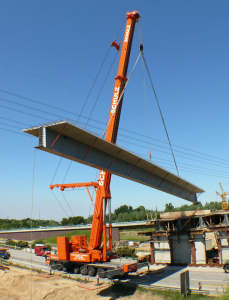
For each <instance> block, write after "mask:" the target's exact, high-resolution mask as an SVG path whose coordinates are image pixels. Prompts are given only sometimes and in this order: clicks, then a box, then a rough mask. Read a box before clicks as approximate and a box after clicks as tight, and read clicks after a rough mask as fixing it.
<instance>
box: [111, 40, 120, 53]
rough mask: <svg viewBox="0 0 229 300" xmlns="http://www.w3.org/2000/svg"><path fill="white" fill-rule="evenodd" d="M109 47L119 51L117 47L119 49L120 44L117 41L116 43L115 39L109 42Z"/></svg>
mask: <svg viewBox="0 0 229 300" xmlns="http://www.w3.org/2000/svg"><path fill="white" fill-rule="evenodd" d="M111 47H115V49H116V50H117V51H119V49H120V44H119V43H117V42H116V41H115V40H114V41H113V42H112V43H111Z"/></svg>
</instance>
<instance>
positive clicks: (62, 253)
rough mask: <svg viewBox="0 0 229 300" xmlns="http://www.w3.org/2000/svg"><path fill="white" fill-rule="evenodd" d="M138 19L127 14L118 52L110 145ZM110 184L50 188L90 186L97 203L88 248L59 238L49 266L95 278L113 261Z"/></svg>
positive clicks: (82, 240)
mask: <svg viewBox="0 0 229 300" xmlns="http://www.w3.org/2000/svg"><path fill="white" fill-rule="evenodd" d="M139 17H140V15H139V13H138V12H137V11H132V12H129V13H127V21H126V27H125V33H124V38H123V43H122V48H121V54H120V61H119V67H118V73H117V76H116V77H115V84H114V91H113V97H112V102H111V108H110V115H109V120H108V124H107V130H106V137H105V139H106V141H108V142H110V143H116V139H117V134H118V128H119V120H120V114H121V109H122V100H123V95H124V89H125V84H126V81H127V77H126V75H127V70H128V64H129V57H130V51H131V45H132V39H133V35H134V29H135V24H136V22H137V21H138V19H139ZM111 45H112V46H114V47H115V48H116V49H117V50H119V46H118V45H117V43H116V42H113V43H112V44H111ZM110 181H111V173H110V172H106V171H103V170H100V172H99V178H98V182H89V183H72V184H56V185H51V186H50V188H51V189H53V188H55V187H58V188H60V190H62V191H63V190H64V189H66V188H79V187H86V188H87V190H88V187H89V186H93V187H94V188H95V191H96V199H95V204H94V214H93V220H92V227H91V234H90V241H89V244H88V245H87V240H86V236H78V237H72V240H71V242H69V240H68V238H67V237H58V238H57V248H58V254H57V255H51V256H50V263H55V264H58V263H59V262H60V261H62V262H63V261H64V262H66V265H67V263H68V262H73V265H74V270H75V272H77V271H79V270H78V267H79V269H80V272H81V273H82V274H87V273H89V274H90V275H95V272H96V268H97V266H98V265H95V262H103V263H104V262H108V261H110V259H111V258H113V257H114V254H113V253H112V220H111V193H110ZM88 193H89V190H88ZM89 196H90V193H89ZM90 198H91V196H90ZM107 208H108V211H109V249H107V226H106V209H107ZM102 241H103V243H102ZM74 263H75V264H74ZM77 263H79V264H77ZM83 263H87V264H83ZM92 263H94V264H92ZM93 268H94V269H93ZM136 268H137V265H136V263H133V264H127V265H123V266H122V267H121V269H122V270H123V271H124V272H129V271H134V270H136Z"/></svg>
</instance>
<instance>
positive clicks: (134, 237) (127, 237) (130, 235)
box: [120, 228, 153, 242]
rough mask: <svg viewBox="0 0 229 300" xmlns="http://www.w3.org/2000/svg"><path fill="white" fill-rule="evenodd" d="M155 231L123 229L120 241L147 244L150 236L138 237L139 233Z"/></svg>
mask: <svg viewBox="0 0 229 300" xmlns="http://www.w3.org/2000/svg"><path fill="white" fill-rule="evenodd" d="M152 231H153V229H149V228H139V229H128V230H126V229H121V230H120V240H121V241H123V240H124V241H134V242H145V241H148V240H149V239H150V237H149V236H144V235H138V233H139V232H152Z"/></svg>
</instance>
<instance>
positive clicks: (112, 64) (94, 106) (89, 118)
mask: <svg viewBox="0 0 229 300" xmlns="http://www.w3.org/2000/svg"><path fill="white" fill-rule="evenodd" d="M117 53H118V52H117ZM117 53H116V55H115V57H114V59H113V61H112V63H111V65H110V67H109V69H108V71H107V74H106V76H105V79H104V81H103V84H102V86H101V88H100V90H99V93H98V95H97V97H96V99H95V102H94V104H93V106H92V108H91V110H90V113H89V116H88V117H87V120H86V124H85V126H84V128H85V129H86V128H87V126H88V123H89V120H91V116H92V114H93V112H94V110H95V108H96V105H97V104H98V100H99V98H100V96H101V94H102V91H103V89H104V87H105V84H106V82H107V79H108V76H109V74H110V72H111V70H112V68H113V66H114V63H115V60H116V59H117ZM78 119H79V118H78ZM71 166H72V161H70V162H69V165H68V167H67V169H66V172H65V175H64V178H63V182H64V181H65V179H66V177H67V175H68V172H69V171H70V168H71Z"/></svg>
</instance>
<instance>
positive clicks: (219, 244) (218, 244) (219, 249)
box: [216, 237, 223, 264]
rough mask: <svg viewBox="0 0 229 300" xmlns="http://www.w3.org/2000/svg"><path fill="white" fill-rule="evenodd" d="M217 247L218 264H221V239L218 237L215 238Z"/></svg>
mask: <svg viewBox="0 0 229 300" xmlns="http://www.w3.org/2000/svg"><path fill="white" fill-rule="evenodd" d="M216 241H217V246H218V251H219V263H220V264H222V263H223V258H222V245H221V239H220V237H217V240H216Z"/></svg>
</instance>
